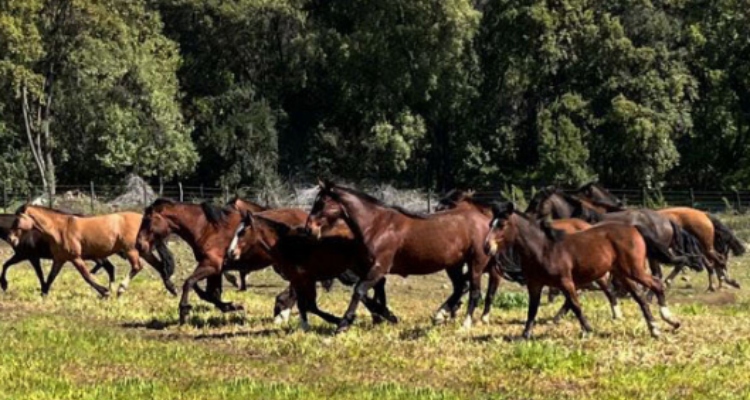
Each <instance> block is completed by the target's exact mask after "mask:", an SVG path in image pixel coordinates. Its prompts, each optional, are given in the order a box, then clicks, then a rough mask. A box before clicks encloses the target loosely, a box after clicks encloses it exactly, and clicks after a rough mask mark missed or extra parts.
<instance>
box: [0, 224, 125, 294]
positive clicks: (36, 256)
mask: <svg viewBox="0 0 750 400" xmlns="http://www.w3.org/2000/svg"><path fill="white" fill-rule="evenodd" d="M15 220H16V215H15V214H0V240H3V241H5V242H7V243H8V244H10V245H11V246H12V243H11V242H10V238H9V235H10V230H11V227H12V226H13V223H14V222H15ZM12 248H13V255H12V256H11V257H10V258H9V259H8V260H6V261H5V263H3V270H2V273H0V288H2V289H3V291H6V290H8V280H7V278H6V274H7V272H8V269H9V268H10V267H11V266H13V265H15V264H18V263H20V262H23V261H28V262H29V263H30V264H31V266H32V267H33V268H34V272H35V273H36V277H37V279H38V280H39V286H40V287H41V288H44V271H43V270H42V264H41V260H51V259H52V251H51V250H50V246H49V242H47V240H46V239H45V238H44V236H42V234H41V232H39V231H38V230H36V229H34V230H31V231H29V232H26V233H24V234H23V235H22V236H21V238H20V240H19V241H18V244H16V246H13V247H12ZM98 268H103V269H104V270H106V271H107V274H108V275H109V284H110V285H112V283H113V282H114V280H115V266H114V265H113V264H112V263H111V262H110V261H109V260H108V259H106V258H105V259H102V260H96V266H95V267H94V269H98ZM92 271H93V270H92ZM92 273H93V272H92Z"/></svg>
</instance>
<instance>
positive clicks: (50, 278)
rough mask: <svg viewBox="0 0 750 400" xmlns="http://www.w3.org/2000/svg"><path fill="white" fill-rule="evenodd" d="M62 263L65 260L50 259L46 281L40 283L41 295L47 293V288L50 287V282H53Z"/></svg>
mask: <svg viewBox="0 0 750 400" xmlns="http://www.w3.org/2000/svg"><path fill="white" fill-rule="evenodd" d="M63 264H65V261H58V260H53V261H52V268H51V269H50V270H49V275H47V282H46V283H45V284H43V285H42V296H46V295H47V294H48V293H49V290H50V289H51V288H52V283H53V282H55V279H56V278H57V275H58V274H59V273H60V270H61V269H62V266H63Z"/></svg>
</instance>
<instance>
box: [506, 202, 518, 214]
mask: <svg viewBox="0 0 750 400" xmlns="http://www.w3.org/2000/svg"><path fill="white" fill-rule="evenodd" d="M514 211H516V205H515V204H513V202H512V201H509V202H508V205H507V206H506V207H505V212H507V213H508V215H510V214H513V212H514Z"/></svg>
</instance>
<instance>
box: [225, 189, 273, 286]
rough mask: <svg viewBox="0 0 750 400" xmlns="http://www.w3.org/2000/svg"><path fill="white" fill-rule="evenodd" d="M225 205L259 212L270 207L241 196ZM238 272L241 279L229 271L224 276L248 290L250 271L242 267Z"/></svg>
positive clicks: (240, 209)
mask: <svg viewBox="0 0 750 400" xmlns="http://www.w3.org/2000/svg"><path fill="white" fill-rule="evenodd" d="M225 205H226V206H228V207H232V208H234V209H235V210H237V211H240V212H243V211H244V212H253V213H258V212H262V211H266V210H268V209H269V207H267V206H263V205H260V204H258V203H256V202H253V201H250V200H245V199H243V198H241V197H239V196H235V197H234V199H232V200H229V202H227V204H225ZM238 272H239V280H235V278H234V276H233V275H232V274H230V273H229V272H225V273H224V277H225V278H227V281H229V283H231V284H233V285H235V286H236V287H237V289H238V290H239V291H240V292H244V291H247V275H248V274H249V273H250V271H247V270H244V269H241V270H239V271H238Z"/></svg>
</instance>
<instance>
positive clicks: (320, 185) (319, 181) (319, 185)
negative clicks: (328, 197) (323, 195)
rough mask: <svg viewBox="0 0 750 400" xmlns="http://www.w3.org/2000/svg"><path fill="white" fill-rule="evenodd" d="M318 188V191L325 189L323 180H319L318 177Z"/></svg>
mask: <svg viewBox="0 0 750 400" xmlns="http://www.w3.org/2000/svg"><path fill="white" fill-rule="evenodd" d="M318 187H319V188H320V189H323V188H325V187H326V183H325V182H323V180H322V179H320V177H318Z"/></svg>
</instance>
